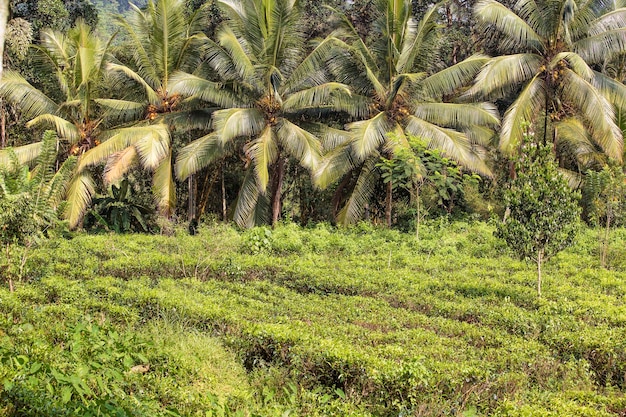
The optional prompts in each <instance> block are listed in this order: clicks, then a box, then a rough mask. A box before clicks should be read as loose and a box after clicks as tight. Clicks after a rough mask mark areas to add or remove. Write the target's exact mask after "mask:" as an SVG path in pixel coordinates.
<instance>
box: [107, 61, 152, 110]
mask: <svg viewBox="0 0 626 417" xmlns="http://www.w3.org/2000/svg"><path fill="white" fill-rule="evenodd" d="M136 52H137V51H136ZM137 59H138V58H137ZM151 67H152V65H151ZM107 70H108V71H109V72H111V73H114V74H123V75H124V76H125V77H127V78H129V79H131V80H133V81H135V82H136V83H137V84H139V85H140V86H141V87H142V88H143V90H144V91H145V93H146V98H147V99H148V102H149V103H150V104H153V105H157V104H160V101H161V100H160V98H159V95H158V94H157V93H156V91H155V90H156V89H157V88H159V87H160V86H161V82H160V80H159V79H158V78H156V79H152V78H150V79H149V80H150V83H148V82H147V81H146V80H145V79H144V78H143V77H142V76H141V75H139V74H138V73H136V72H135V71H133V70H132V69H131V68H129V67H127V66H126V65H121V64H116V63H109V64H108V65H107ZM153 76H156V74H153Z"/></svg>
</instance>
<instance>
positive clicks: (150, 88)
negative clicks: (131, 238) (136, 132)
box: [80, 0, 209, 216]
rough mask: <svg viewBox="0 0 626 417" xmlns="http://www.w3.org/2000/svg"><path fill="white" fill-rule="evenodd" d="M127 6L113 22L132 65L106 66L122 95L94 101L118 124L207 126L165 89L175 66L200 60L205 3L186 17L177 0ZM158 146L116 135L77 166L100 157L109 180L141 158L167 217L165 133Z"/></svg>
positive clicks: (169, 182) (188, 66) (170, 199)
mask: <svg viewBox="0 0 626 417" xmlns="http://www.w3.org/2000/svg"><path fill="white" fill-rule="evenodd" d="M130 6H131V12H130V14H129V15H127V16H126V17H125V18H121V17H120V18H119V19H118V23H119V25H120V26H121V27H122V28H123V29H124V31H125V32H126V34H127V36H128V39H129V42H128V44H127V45H126V46H127V47H129V48H130V49H131V50H132V61H133V65H124V64H123V63H121V62H110V63H109V64H108V65H107V71H108V73H109V74H110V75H112V77H113V78H114V79H115V81H116V84H117V86H118V87H126V88H125V89H124V100H100V101H99V103H100V104H101V105H102V106H105V107H108V108H109V110H110V111H111V112H112V113H114V114H115V115H116V116H117V117H118V120H119V122H121V123H131V124H133V125H134V126H144V127H149V126H163V125H167V126H173V127H175V128H176V129H177V130H178V131H184V130H188V129H191V128H207V127H208V126H209V122H208V120H209V116H207V115H206V114H205V113H204V112H202V111H195V112H194V111H181V110H184V109H185V107H184V105H183V103H182V97H181V96H180V94H177V93H175V92H173V91H172V89H171V78H172V75H173V74H174V73H175V72H176V71H182V70H186V71H193V70H195V69H196V68H197V67H198V66H199V64H200V59H201V56H202V54H201V51H202V45H203V44H204V42H205V41H206V36H205V35H204V34H203V33H202V32H201V26H202V22H203V18H204V17H205V13H204V10H205V9H206V8H200V9H198V10H196V11H195V12H194V13H193V14H192V15H191V16H190V17H189V18H187V17H186V15H185V10H186V4H185V2H184V1H183V0H157V1H156V2H154V1H152V0H150V1H148V3H147V5H146V6H145V8H143V9H139V8H138V7H136V6H134V5H132V4H131V5H130ZM129 80H130V81H131V82H132V83H134V84H135V85H136V86H138V87H139V88H138V90H137V91H133V88H130V89H129V88H128V86H127V84H125V83H126V82H127V81H129ZM114 87H115V86H114ZM133 93H136V94H133ZM187 108H188V109H189V107H187ZM129 145H130V146H129ZM161 145H162V148H153V149H152V150H151V152H152V154H149V153H146V152H143V153H142V150H141V149H140V147H141V146H142V143H141V142H134V143H129V142H128V140H127V138H125V137H123V136H118V137H116V138H115V140H108V141H107V142H106V143H103V144H102V146H99V147H97V148H93V149H92V150H90V151H89V152H87V153H86V154H85V155H84V157H83V158H82V160H81V164H80V166H81V167H85V166H89V165H93V164H97V163H99V162H102V161H104V160H106V161H107V165H106V167H105V180H106V182H107V183H114V182H117V181H119V180H120V179H121V178H122V176H124V175H125V174H126V173H127V172H128V170H129V169H130V168H131V167H132V166H133V165H134V163H135V161H136V160H137V159H138V158H139V159H143V162H144V166H146V167H147V168H150V169H154V176H153V191H154V193H155V194H156V198H157V204H158V207H159V209H160V211H161V213H162V214H163V215H165V216H169V215H170V214H172V211H173V209H174V207H175V204H176V192H175V191H176V190H175V185H174V178H173V174H172V151H173V149H172V147H173V144H172V140H171V138H170V137H169V135H168V140H167V141H164V142H162V143H161ZM148 158H149V159H151V160H150V161H149V162H148V161H147V159H148Z"/></svg>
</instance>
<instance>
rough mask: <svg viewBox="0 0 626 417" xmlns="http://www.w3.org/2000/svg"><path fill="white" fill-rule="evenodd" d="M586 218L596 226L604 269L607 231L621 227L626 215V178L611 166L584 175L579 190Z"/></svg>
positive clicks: (616, 168)
mask: <svg viewBox="0 0 626 417" xmlns="http://www.w3.org/2000/svg"><path fill="white" fill-rule="evenodd" d="M583 201H584V202H585V206H586V208H587V217H588V218H589V220H590V221H591V223H592V224H594V225H596V226H600V228H601V231H600V239H599V240H600V263H601V264H602V266H603V267H605V266H606V261H607V259H606V258H607V252H608V249H609V241H610V240H609V239H610V232H611V227H615V226H616V225H619V224H623V221H624V216H625V215H626V175H624V171H623V168H622V167H621V166H620V165H618V164H616V163H615V162H613V163H612V164H610V165H609V164H607V165H605V166H604V167H603V168H602V170H601V171H593V170H589V171H587V173H586V175H585V184H584V187H583Z"/></svg>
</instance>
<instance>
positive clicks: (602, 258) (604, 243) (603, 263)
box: [600, 210, 611, 268]
mask: <svg viewBox="0 0 626 417" xmlns="http://www.w3.org/2000/svg"><path fill="white" fill-rule="evenodd" d="M610 231H611V212H610V210H608V211H607V213H606V223H605V225H604V236H603V237H602V252H601V253H600V265H601V266H602V268H606V255H607V253H608V251H609V233H610Z"/></svg>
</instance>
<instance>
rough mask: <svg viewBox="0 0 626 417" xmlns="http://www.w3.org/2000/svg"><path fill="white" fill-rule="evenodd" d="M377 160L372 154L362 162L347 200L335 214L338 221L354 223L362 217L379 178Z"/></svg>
mask: <svg viewBox="0 0 626 417" xmlns="http://www.w3.org/2000/svg"><path fill="white" fill-rule="evenodd" d="M377 162H378V158H377V156H376V155H372V156H371V157H370V158H368V159H367V160H366V161H365V163H364V164H363V166H362V168H361V170H360V172H359V176H358V178H357V181H356V185H355V186H354V189H353V190H352V192H351V193H350V197H349V198H348V201H347V202H346V204H345V206H344V207H343V208H342V209H341V210H340V211H339V213H338V215H337V222H338V223H340V224H344V225H348V224H354V223H356V222H357V221H359V220H360V219H361V218H362V217H363V214H364V213H365V207H366V206H367V204H368V203H369V202H370V200H371V198H372V195H373V194H374V190H375V188H376V183H377V182H378V179H379V178H380V173H379V171H378V169H377V168H376V163H377Z"/></svg>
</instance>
